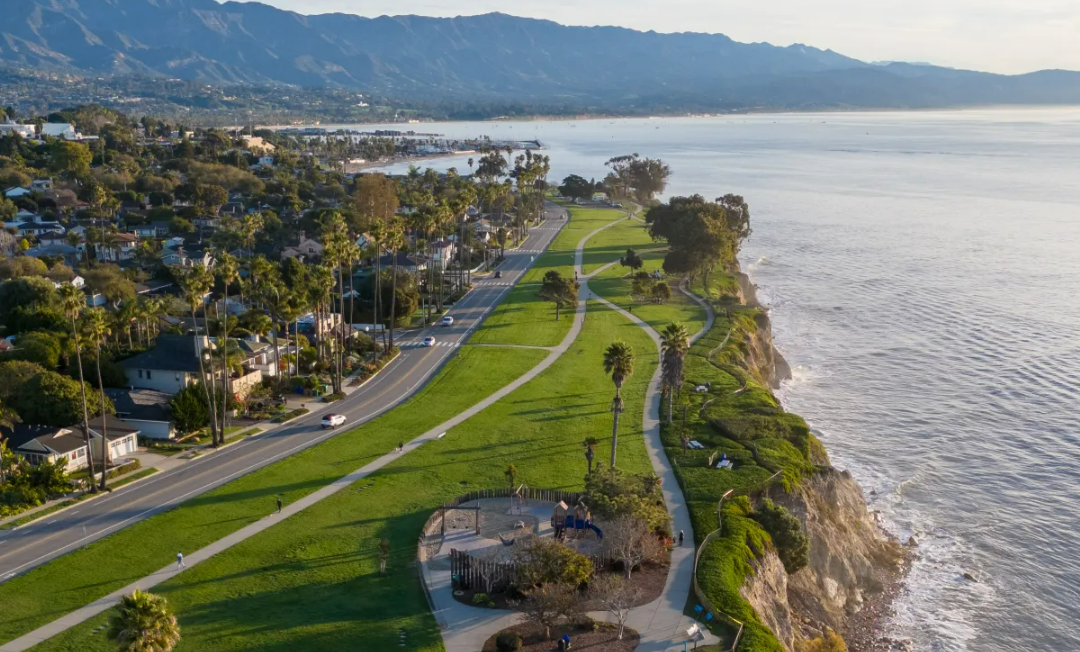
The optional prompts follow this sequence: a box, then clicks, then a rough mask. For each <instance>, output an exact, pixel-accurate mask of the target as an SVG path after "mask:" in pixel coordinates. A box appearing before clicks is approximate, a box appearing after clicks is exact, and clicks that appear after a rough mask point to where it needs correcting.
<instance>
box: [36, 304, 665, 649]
mask: <svg viewBox="0 0 1080 652" xmlns="http://www.w3.org/2000/svg"><path fill="white" fill-rule="evenodd" d="M614 339H623V340H626V341H627V342H629V343H630V344H631V345H632V346H633V347H634V350H635V352H636V353H637V354H638V358H637V360H636V364H635V367H636V373H635V374H634V376H633V377H632V378H631V379H630V381H629V382H628V383H627V384H626V385H625V386H624V388H623V394H624V396H625V398H626V402H627V405H626V414H625V415H624V418H623V421H622V424H621V427H620V433H621V434H620V443H619V460H618V461H619V466H620V467H622V468H624V469H626V470H627V471H631V472H637V473H641V472H647V471H649V470H650V469H651V466H650V464H649V460H648V456H647V453H646V451H645V446H644V445H643V440H642V433H641V414H642V410H643V407H644V406H643V401H644V395H645V390H646V386H647V384H648V380H649V378H650V376H651V375H652V372H653V370H654V369H655V366H656V364H657V356H656V353H655V350H654V349H653V346H652V344H651V342H650V341H649V340H648V339H647V337H646V335H645V333H644V332H643V331H642V330H641V329H640V328H638V327H637V326H634V325H633V324H631V323H630V322H628V321H626V320H625V319H624V318H623V317H622V316H621V315H619V314H618V313H615V312H614V311H611V310H607V309H601V308H597V309H596V310H594V311H591V312H590V314H589V316H588V318H587V319H586V322H585V328H584V329H583V331H582V333H581V335H580V336H579V338H578V339H577V340H576V341H575V342H574V344H573V345H572V347H571V349H570V350H569V351H568V352H567V353H566V354H564V355H563V357H561V358H560V359H559V360H558V361H557V362H556V363H555V364H554V365H552V366H551V367H550V368H548V369H547V370H546V371H545V372H544V373H543V374H541V375H540V376H539V377H537V378H536V379H534V380H532V381H530V382H529V383H527V384H526V385H524V386H522V387H521V388H519V389H518V390H517V391H515V392H514V393H512V394H510V395H509V396H507V397H505V398H504V399H503V400H501V401H499V402H498V403H496V404H495V405H493V406H491V407H490V408H488V409H487V410H485V411H483V412H481V413H480V414H477V415H476V416H474V417H473V418H472V419H470V420H468V421H466V422H465V423H463V424H461V425H459V426H458V427H456V428H453V429H451V430H450V431H449V432H448V434H447V436H446V438H445V439H442V440H439V441H435V442H432V443H430V444H427V445H425V446H423V447H422V448H420V449H418V450H416V451H414V452H412V453H410V454H408V455H406V456H404V457H402V458H401V459H400V460H398V461H395V462H393V463H392V464H390V465H388V466H387V467H385V468H383V469H382V470H380V471H378V472H376V473H375V474H373V475H372V476H371V477H369V478H368V479H367V481H364V482H361V483H359V485H358V486H354V487H350V488H348V489H346V490H344V491H342V492H340V493H338V494H335V495H334V496H331V497H330V498H328V499H326V500H324V501H322V502H320V503H318V504H316V505H314V506H312V507H311V508H309V509H307V510H304V511H303V512H301V513H299V514H297V515H295V516H293V517H291V518H289V519H287V520H285V521H284V522H282V523H281V524H280V525H277V526H275V527H273V528H271V529H269V530H267V531H266V532H263V533H261V534H259V535H257V536H255V537H252V538H251V539H249V540H247V541H245V542H243V543H241V544H239V545H237V546H236V547H234V548H232V549H230V550H228V551H226V552H224V553H222V554H220V555H217V556H216V557H214V558H213V559H210V560H208V561H207V562H204V563H202V564H200V565H199V566H196V567H194V568H192V569H191V570H189V571H187V572H185V573H182V574H181V575H179V576H177V577H176V578H175V579H173V580H172V581H170V582H169V583H167V584H165V585H162V586H160V587H158V588H156V589H155V592H158V593H161V594H163V595H165V596H166V597H167V598H168V599H169V600H170V602H171V603H172V604H173V605H174V606H175V607H176V608H177V610H178V617H179V620H180V625H181V628H182V632H183V636H184V638H183V640H182V641H181V643H180V645H179V647H178V648H177V650H178V651H180V652H183V651H184V650H199V651H200V652H201V651H204V650H205V651H208V652H218V651H226V650H228V651H240V650H265V651H269V652H293V651H295V650H305V651H308V650H344V649H364V650H390V649H398V642H399V638H400V634H401V632H404V633H405V640H406V647H405V649H410V650H424V651H429V652H436V651H438V650H441V649H442V642H441V640H440V638H439V633H438V629H437V626H436V623H435V620H434V618H433V617H432V616H431V615H430V613H429V611H428V606H427V602H426V600H425V598H424V595H423V591H422V587H421V584H420V579H419V576H418V571H417V569H416V567H415V564H414V558H415V555H416V537H417V534H418V532H419V530H420V527H421V526H422V525H423V523H424V521H425V520H426V519H427V518H428V516H429V515H430V514H431V512H432V511H433V510H434V509H436V508H437V507H438V506H439V505H440V504H441V503H443V502H445V501H447V500H449V499H451V498H454V497H456V496H458V495H460V494H462V493H465V492H467V491H471V490H473V489H479V488H485V487H497V486H502V485H503V484H505V482H506V480H505V478H504V476H503V471H504V470H505V468H506V466H507V464H510V463H513V464H514V465H515V466H517V468H518V469H519V472H520V473H519V476H518V478H517V481H518V482H525V483H527V484H529V485H530V486H534V487H549V488H568V489H573V488H580V487H581V486H582V485H583V477H584V475H585V458H584V456H583V454H582V447H581V441H582V440H583V439H584V438H585V437H586V436H590V435H591V436H597V437H599V438H600V439H601V440H602V441H605V444H603V445H601V447H600V449H599V450H598V451H597V459H598V460H604V461H605V462H606V460H607V456H608V454H609V451H608V449H607V446H606V441H608V440H610V436H609V435H610V430H611V413H610V412H609V410H608V408H609V406H610V401H611V397H612V394H613V387H612V385H611V381H610V378H608V377H607V376H606V375H605V374H604V371H603V367H602V363H601V352H602V350H603V348H604V347H605V346H607V344H608V343H610V342H611V341H612V340H614ZM478 350H479V349H478ZM489 351H495V352H497V353H498V354H504V353H506V352H508V350H499V349H489ZM533 353H539V354H540V355H543V352H533ZM448 380H449V379H448ZM401 411H405V410H397V411H395V412H401ZM392 414H393V413H392ZM367 482H370V483H371V486H370V488H366V489H361V487H362V486H365V485H366V483H367ZM382 538H387V539H389V540H390V542H391V545H392V554H391V558H390V563H389V571H388V573H387V574H386V575H380V574H379V572H378V555H377V552H376V549H377V548H376V546H377V544H378V541H379V540H380V539H382ZM104 621H105V617H104V616H102V617H99V618H97V619H95V620H94V621H90V622H87V623H84V624H82V625H79V626H78V627H75V628H73V629H72V630H70V631H69V632H68V633H67V634H65V635H62V636H59V637H57V638H55V639H53V640H51V641H49V642H47V643H46V644H43V645H40V646H38V647H37V648H35V650H71V651H74V650H79V651H84V650H85V651H88V652H93V651H95V650H102V651H105V650H111V649H113V648H111V647H110V646H109V644H108V643H107V642H106V641H104V640H103V639H102V638H101V636H100V635H95V634H92V633H91V631H92V630H93V628H94V627H95V626H97V625H99V624H100V623H102V622H104Z"/></svg>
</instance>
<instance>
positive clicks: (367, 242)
mask: <svg viewBox="0 0 1080 652" xmlns="http://www.w3.org/2000/svg"><path fill="white" fill-rule="evenodd" d="M356 246H357V247H359V248H360V251H363V250H365V249H367V248H368V247H373V246H375V241H374V240H372V239H371V234H370V233H361V234H360V235H358V236H356Z"/></svg>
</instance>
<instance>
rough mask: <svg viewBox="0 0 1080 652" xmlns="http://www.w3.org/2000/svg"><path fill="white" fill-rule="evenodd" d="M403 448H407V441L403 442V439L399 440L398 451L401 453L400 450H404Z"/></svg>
mask: <svg viewBox="0 0 1080 652" xmlns="http://www.w3.org/2000/svg"><path fill="white" fill-rule="evenodd" d="M403 450H405V442H403V441H399V442H398V445H397V452H399V453H400V452H401V451H403Z"/></svg>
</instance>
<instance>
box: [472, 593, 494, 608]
mask: <svg viewBox="0 0 1080 652" xmlns="http://www.w3.org/2000/svg"><path fill="white" fill-rule="evenodd" d="M472 603H473V604H476V605H481V606H484V607H494V606H495V601H494V600H492V599H491V596H490V595H488V594H487V593H477V594H475V595H473V597H472Z"/></svg>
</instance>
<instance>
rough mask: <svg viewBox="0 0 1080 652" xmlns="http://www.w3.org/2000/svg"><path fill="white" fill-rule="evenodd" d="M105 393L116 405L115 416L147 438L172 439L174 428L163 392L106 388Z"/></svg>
mask: <svg viewBox="0 0 1080 652" xmlns="http://www.w3.org/2000/svg"><path fill="white" fill-rule="evenodd" d="M105 393H106V394H108V395H109V398H110V399H112V402H113V405H114V406H116V416H118V417H120V418H121V419H123V420H124V421H126V422H127V423H129V424H131V426H132V427H133V428H138V429H139V435H140V436H142V437H146V438H147V439H174V438H175V437H176V428H174V427H173V424H172V421H171V420H170V417H169V408H168V406H169V400H170V399H171V398H172V397H171V396H169V395H168V394H166V393H165V392H158V391H155V390H152V389H106V390H105Z"/></svg>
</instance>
